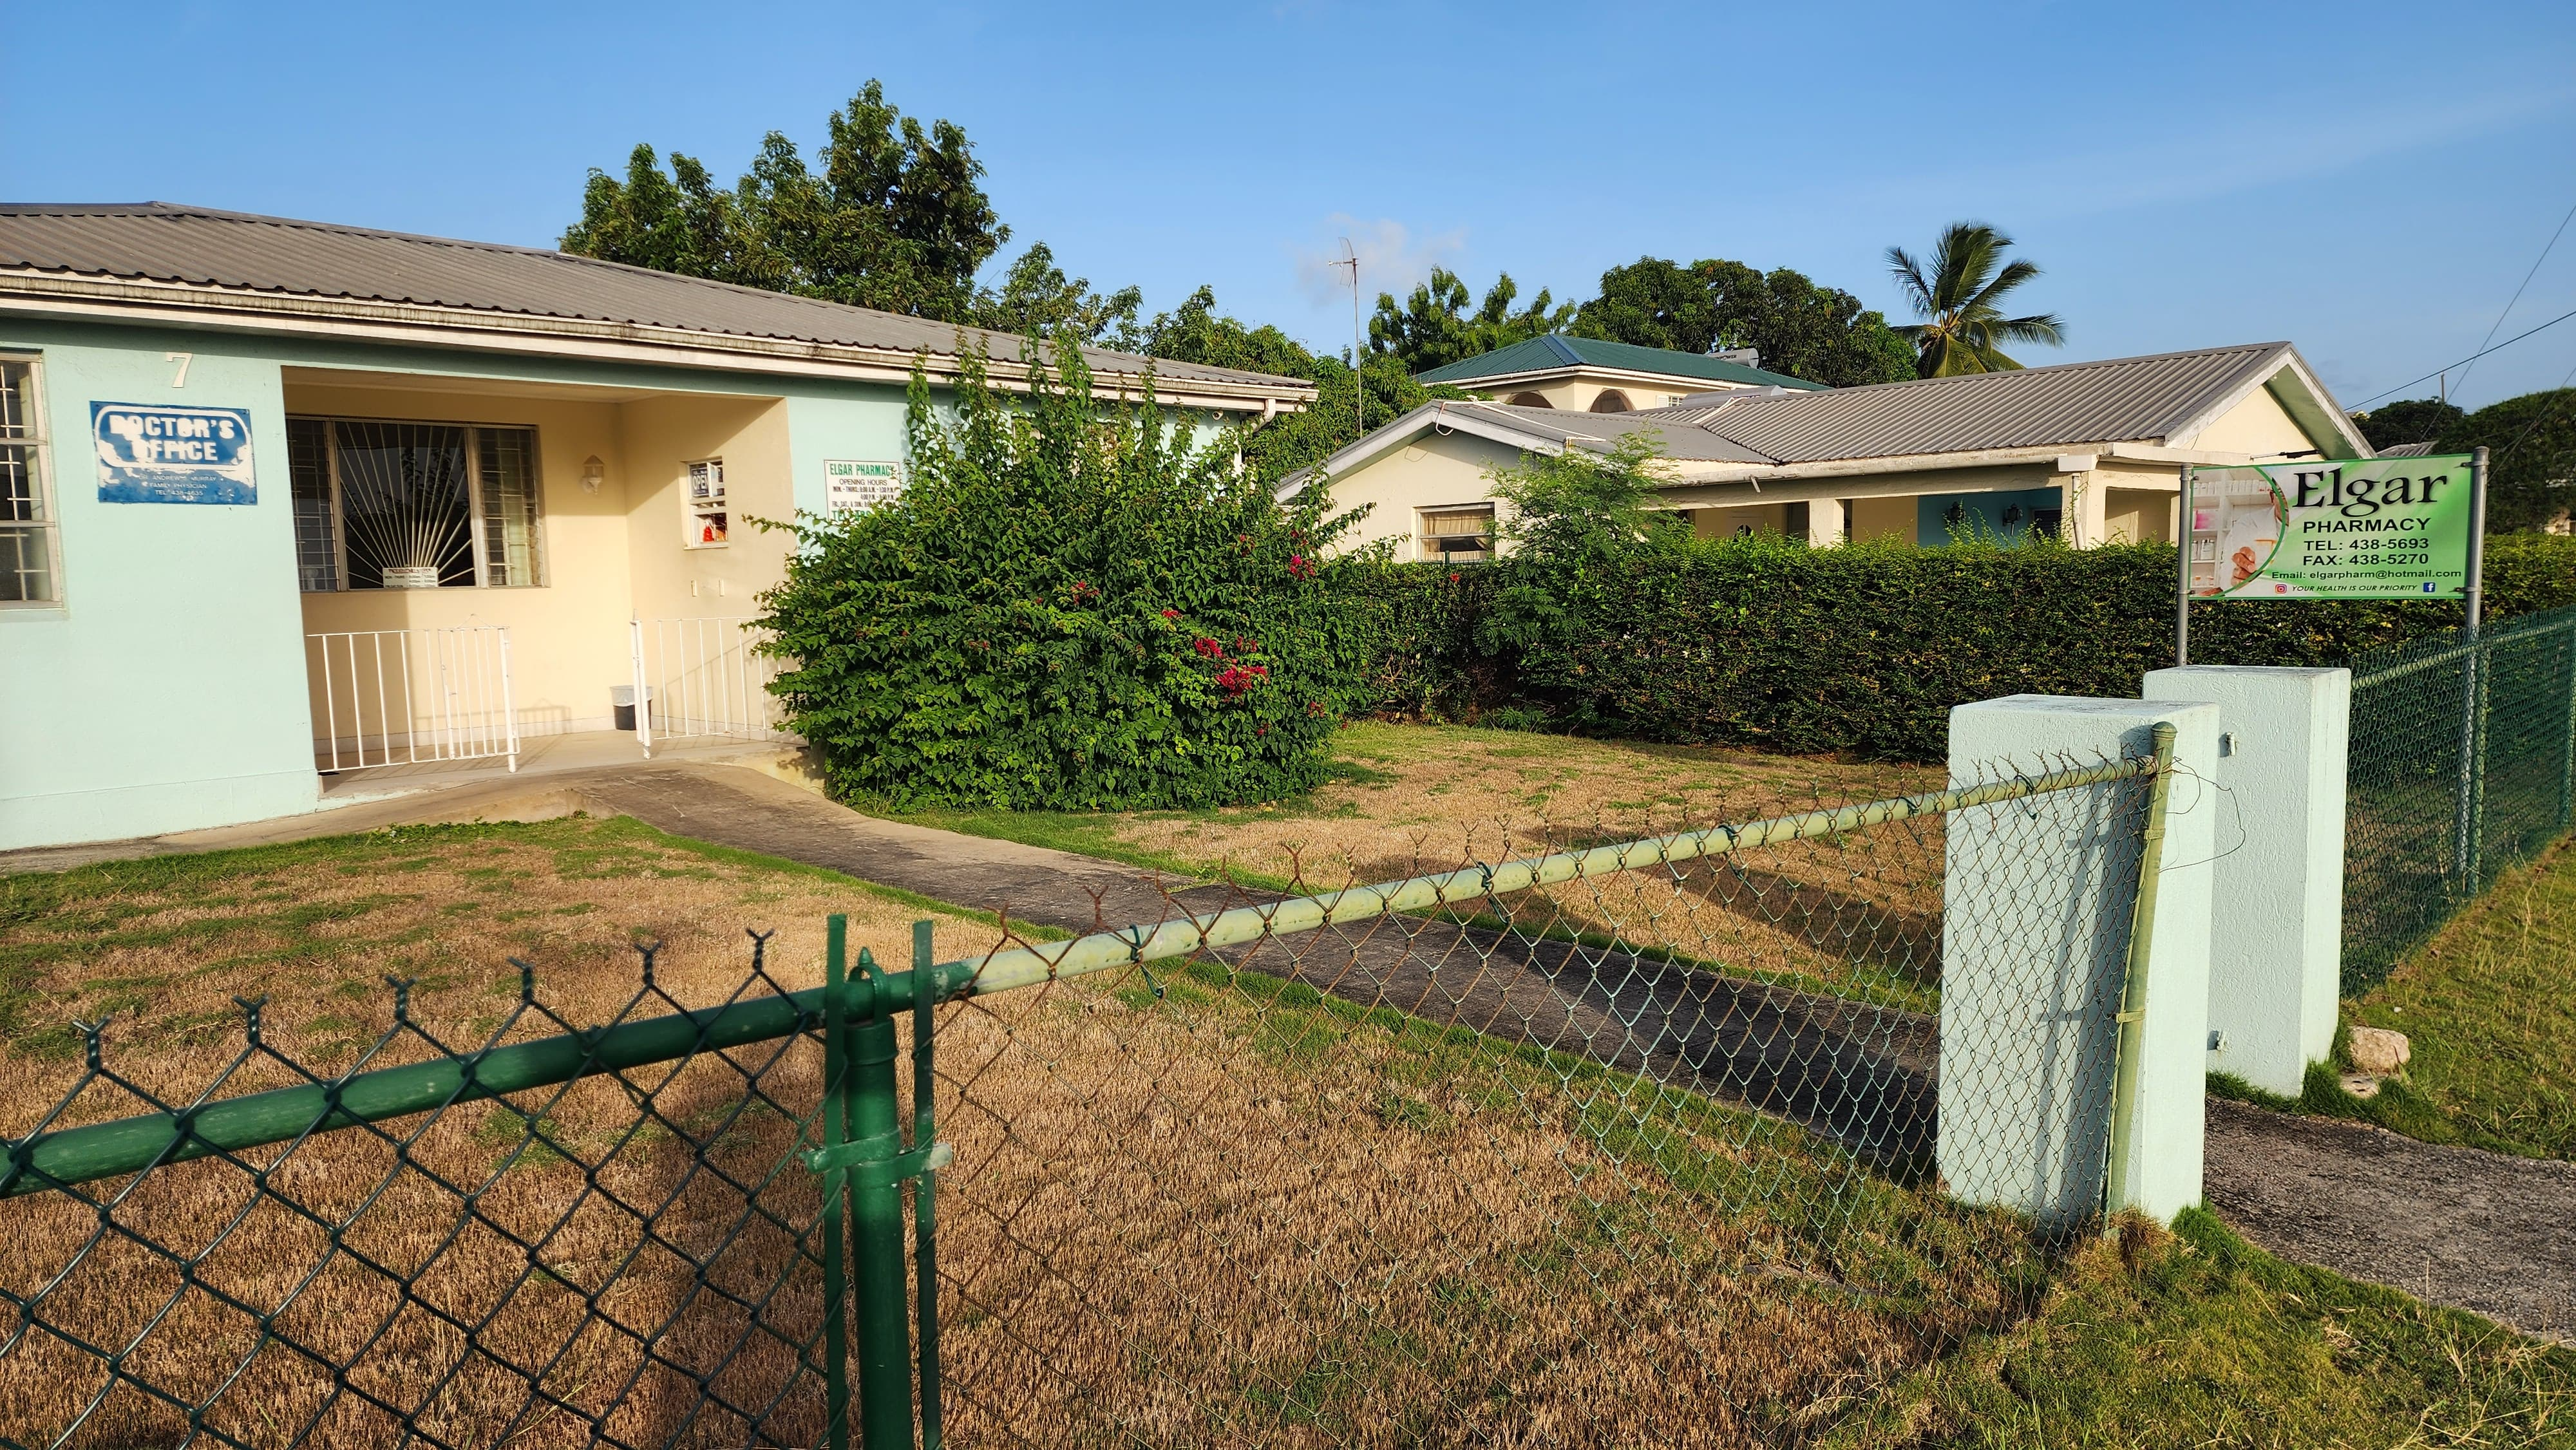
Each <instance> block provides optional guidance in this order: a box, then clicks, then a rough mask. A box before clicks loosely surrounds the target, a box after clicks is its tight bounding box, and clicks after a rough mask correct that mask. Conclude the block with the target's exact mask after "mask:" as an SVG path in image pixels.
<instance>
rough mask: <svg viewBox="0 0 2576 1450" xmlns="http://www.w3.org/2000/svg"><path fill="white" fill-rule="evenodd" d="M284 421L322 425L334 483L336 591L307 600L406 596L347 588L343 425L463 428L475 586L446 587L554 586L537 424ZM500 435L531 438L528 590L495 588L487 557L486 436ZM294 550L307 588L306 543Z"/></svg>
mask: <svg viewBox="0 0 2576 1450" xmlns="http://www.w3.org/2000/svg"><path fill="white" fill-rule="evenodd" d="M286 416H287V421H288V422H289V423H290V424H292V423H302V422H311V423H320V424H322V425H323V428H322V438H323V449H322V463H323V470H324V474H325V476H326V477H327V478H328V479H329V480H330V488H331V579H332V587H331V588H329V589H305V590H302V592H304V593H306V594H381V593H397V594H399V593H404V592H406V591H403V590H386V589H382V588H377V589H352V588H350V587H349V532H348V528H347V526H346V525H345V524H344V523H343V522H342V520H341V517H340V430H339V425H340V424H342V423H397V424H409V425H414V426H418V427H424V428H461V429H463V430H464V432H465V527H466V538H467V543H466V547H467V548H468V549H469V550H471V551H472V553H473V556H474V582H473V583H472V584H470V585H465V584H456V585H447V586H443V587H446V588H454V589H467V588H471V589H543V588H545V587H546V586H547V584H548V583H549V582H550V581H551V579H552V577H553V574H552V571H551V569H549V567H548V563H547V559H546V480H545V468H544V463H543V460H544V458H545V440H544V438H543V436H542V435H541V434H540V433H539V432H538V429H537V425H536V424H534V423H464V422H458V421H457V420H455V419H452V418H369V417H363V416H360V415H358V414H354V413H289V414H287V415H286ZM502 430H507V431H509V432H513V433H525V434H527V435H528V438H529V445H528V492H529V496H530V497H531V498H532V499H534V500H535V501H536V518H535V520H534V524H535V527H534V543H535V546H534V547H533V548H532V549H530V550H529V570H528V572H529V573H530V574H531V575H533V576H534V577H533V578H531V579H530V580H529V581H528V582H527V583H525V584H495V583H493V582H492V561H491V558H490V557H489V555H487V554H486V553H485V545H484V535H485V531H484V527H483V434H484V433H485V432H487V431H491V432H499V431H502ZM288 432H289V436H290V437H291V436H292V434H293V430H292V429H291V428H290V429H289V430H288ZM293 466H294V464H293V460H292V459H291V458H290V459H289V460H288V468H289V470H290V473H289V489H288V492H289V495H290V503H291V496H292V493H293V487H292V472H291V470H292V468H293ZM296 547H297V550H298V556H297V560H296V582H297V584H298V586H299V587H300V586H301V585H302V583H303V574H304V570H303V559H302V554H301V551H302V548H303V542H302V540H298V541H297V544H296Z"/></svg>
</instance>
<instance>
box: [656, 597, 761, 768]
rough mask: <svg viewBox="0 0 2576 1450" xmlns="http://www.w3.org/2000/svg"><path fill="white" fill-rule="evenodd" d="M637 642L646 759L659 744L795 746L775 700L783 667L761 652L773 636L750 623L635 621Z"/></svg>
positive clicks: (714, 620) (735, 620) (746, 621)
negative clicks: (703, 741)
mask: <svg viewBox="0 0 2576 1450" xmlns="http://www.w3.org/2000/svg"><path fill="white" fill-rule="evenodd" d="M631 637H632V639H633V647H634V655H635V660H634V674H635V692H636V694H637V696H638V697H639V698H641V699H642V700H643V701H644V702H645V708H643V709H639V710H637V711H636V712H635V737H636V740H637V742H638V743H639V744H641V745H642V746H643V747H644V753H645V754H646V755H647V756H650V755H651V754H652V753H653V741H654V740H655V739H656V738H657V737H658V738H661V739H665V740H677V739H687V738H690V737H692V736H701V737H702V736H722V737H730V738H732V739H737V740H788V739H791V738H792V737H791V736H789V735H788V734H787V732H786V731H784V730H782V729H780V728H779V725H780V717H779V709H778V699H777V697H776V696H774V695H772V694H770V693H769V682H770V681H771V680H773V679H776V678H777V677H778V673H779V662H778V661H777V660H774V659H771V658H770V657H768V656H767V655H763V654H759V653H757V652H756V651H757V647H758V646H759V645H760V644H762V643H763V642H765V641H766V640H767V639H768V637H769V635H768V632H767V631H766V630H763V629H761V628H759V627H758V626H757V625H755V624H754V623H753V622H752V621H751V620H749V619H741V618H730V619H646V620H637V621H635V622H634V624H633V626H632V629H631Z"/></svg>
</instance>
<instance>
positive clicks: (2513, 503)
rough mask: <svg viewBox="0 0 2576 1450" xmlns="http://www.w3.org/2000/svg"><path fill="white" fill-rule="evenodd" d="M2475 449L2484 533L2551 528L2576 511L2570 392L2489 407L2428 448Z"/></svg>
mask: <svg viewBox="0 0 2576 1450" xmlns="http://www.w3.org/2000/svg"><path fill="white" fill-rule="evenodd" d="M2382 411H2383V412H2384V411H2386V410H2385V409H2383V410H2382ZM2405 441H2408V442H2412V441H2414V440H2412V439H2408V440H2405ZM2371 446H2373V447H2377V446H2378V440H2377V439H2372V440H2371ZM2478 448H2484V449H2486V450H2487V532H2489V533H2491V534H2502V533H2512V532H2516V531H2520V530H2529V529H2545V528H2548V527H2550V526H2551V525H2552V524H2555V523H2556V522H2558V520H2559V519H2561V518H2562V517H2564V516H2565V515H2566V514H2567V512H2568V510H2569V508H2570V507H2571V506H2576V388H2551V389H2548V390H2547V391H2544V392H2538V393H2525V394H2523V395H2522V396H2521V397H2518V398H2507V399H2505V400H2504V401H2503V402H2501V403H2490V404H2488V405H2487V406H2486V407H2483V408H2480V409H2479V410H2477V411H2476V412H2474V413H2471V414H2469V415H2468V416H2467V417H2465V418H2462V419H2461V420H2460V421H2459V422H2457V423H2455V424H2453V425H2452V426H2451V427H2449V428H2447V429H2445V430H2443V432H2442V435H2441V436H2440V437H2439V438H2438V439H2437V440H2435V442H2434V444H2433V451H2434V452H2436V453H2467V452H2470V451H2472V450H2474V449H2478Z"/></svg>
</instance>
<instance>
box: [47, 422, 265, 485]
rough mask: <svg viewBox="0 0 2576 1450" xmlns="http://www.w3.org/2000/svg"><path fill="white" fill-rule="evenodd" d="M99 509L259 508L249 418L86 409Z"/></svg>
mask: <svg viewBox="0 0 2576 1450" xmlns="http://www.w3.org/2000/svg"><path fill="white" fill-rule="evenodd" d="M89 426H90V442H91V445H92V446H93V448H94V449H95V450H96V451H97V453H98V501H99V502H100V503H214V504H249V503H257V502H259V486H258V482H257V480H256V479H255V478H254V477H253V476H252V473H251V450H250V410H249V409H247V408H187V407H175V406H172V405H169V404H166V403H92V404H90V405H89Z"/></svg>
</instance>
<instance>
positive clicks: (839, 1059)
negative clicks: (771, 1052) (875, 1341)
mask: <svg viewBox="0 0 2576 1450" xmlns="http://www.w3.org/2000/svg"><path fill="white" fill-rule="evenodd" d="M849 926H850V923H849V918H848V917H845V916H843V915H841V914H840V913H839V912H834V913H832V917H831V924H830V927H829V930H828V932H827V935H826V945H825V947H824V951H823V1142H824V1145H825V1146H827V1147H838V1146H839V1145H841V1144H844V1143H847V1142H848V1141H849V1140H850V1135H849V1126H850V1123H849V1116H848V1114H847V1112H846V1111H845V1110H844V1104H843V1101H842V1100H843V1097H844V1096H845V1092H846V1087H847V1084H848V1081H849V1071H850V1064H849V1054H848V1052H847V1051H846V1050H845V1048H846V1043H845V1042H844V1041H843V1038H844V1036H845V1034H846V1031H847V1025H848V1017H849V1009H848V1006H847V1003H848V1000H849V993H848V991H847V990H846V987H847V978H848V974H849V955H848V954H849ZM808 1161H809V1162H810V1161H811V1160H810V1159H809V1160H808ZM820 1176H821V1178H822V1180H823V1211H822V1213H821V1214H820V1215H819V1216H818V1217H817V1218H816V1220H815V1232H817V1233H818V1234H820V1235H821V1236H822V1239H823V1444H824V1446H825V1447H826V1450H849V1447H850V1338H849V1325H848V1320H847V1317H846V1313H845V1310H844V1307H843V1306H844V1305H845V1304H846V1303H847V1299H848V1295H849V1276H848V1274H847V1272H846V1271H845V1270H844V1269H843V1267H842V1248H843V1245H842V1239H841V1220H842V1214H843V1210H844V1206H845V1204H846V1203H847V1201H848V1198H849V1192H848V1185H847V1183H846V1182H845V1181H844V1180H845V1179H846V1178H847V1176H848V1175H847V1172H846V1171H845V1170H843V1169H841V1168H839V1167H837V1166H836V1167H831V1168H824V1169H822V1170H820Z"/></svg>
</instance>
